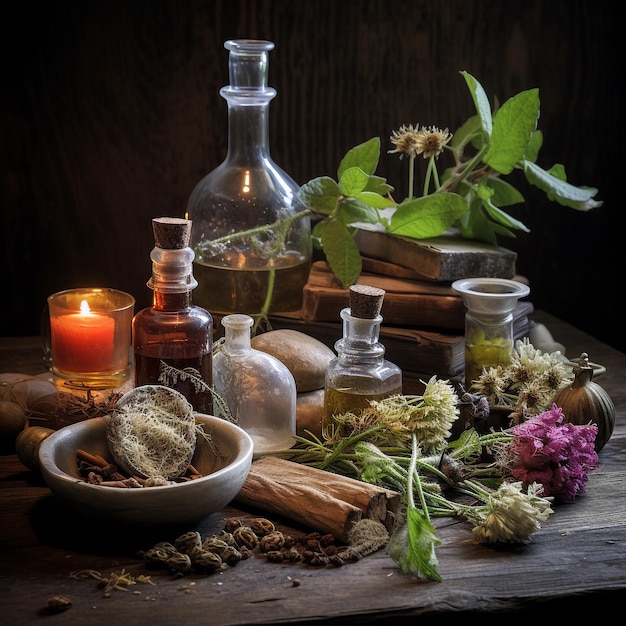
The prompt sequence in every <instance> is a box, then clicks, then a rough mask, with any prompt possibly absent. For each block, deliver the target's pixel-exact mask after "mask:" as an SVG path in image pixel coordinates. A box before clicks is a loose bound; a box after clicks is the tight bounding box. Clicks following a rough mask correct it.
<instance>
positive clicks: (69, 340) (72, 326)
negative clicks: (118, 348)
mask: <svg viewBox="0 0 626 626" xmlns="http://www.w3.org/2000/svg"><path fill="white" fill-rule="evenodd" d="M50 330H51V340H52V353H53V355H54V363H55V367H57V368H58V369H59V370H63V371H66V372H109V371H111V370H113V369H114V368H115V363H114V358H113V338H114V334H115V320H114V319H113V318H112V317H110V316H109V315H100V314H98V313H94V312H92V311H91V310H90V308H89V304H88V302H87V301H86V300H83V301H82V302H81V304H80V313H70V314H67V315H60V316H58V317H56V316H51V317H50Z"/></svg>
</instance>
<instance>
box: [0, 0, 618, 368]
mask: <svg viewBox="0 0 626 626" xmlns="http://www.w3.org/2000/svg"><path fill="white" fill-rule="evenodd" d="M0 24H1V26H0V28H1V29H2V31H1V35H2V37H1V40H2V47H3V50H2V57H1V60H0V64H1V68H2V72H1V75H0V79H1V83H0V84H1V87H2V89H1V93H2V95H1V100H0V120H1V129H2V143H1V144H0V167H1V172H2V185H1V189H2V192H1V193H2V195H1V198H0V200H1V211H2V233H1V235H0V241H1V243H2V245H1V247H0V262H1V263H2V272H1V276H2V283H3V285H2V286H3V289H2V300H1V304H0V334H1V335H9V336H19V335H31V334H36V333H38V330H39V320H40V313H41V310H42V307H43V305H44V303H45V300H46V297H47V295H49V294H50V293H52V292H54V291H57V290H61V289H66V288H70V287H74V286H84V285H94V286H110V287H116V288H119V289H122V290H125V291H128V292H130V293H132V294H133V295H134V296H135V297H136V298H137V310H138V309H139V308H142V307H143V306H148V305H149V303H150V301H151V292H150V290H149V289H148V288H147V287H146V285H145V283H146V281H147V280H148V278H149V276H150V269H151V267H150V260H149V253H150V250H151V249H152V246H153V239H152V230H151V219H152V218H153V217H158V216H165V215H170V216H182V215H183V213H184V210H185V205H186V202H187V198H188V196H189V193H190V192H191V190H192V188H193V187H194V185H195V184H196V182H197V181H198V180H199V179H200V178H202V177H203V176H204V175H205V174H206V173H207V172H208V171H210V170H211V169H212V168H214V167H215V166H216V165H218V164H219V163H220V162H221V160H222V159H223V158H224V156H225V151H226V143H227V127H226V103H225V101H224V100H223V99H222V98H221V97H220V96H219V93H218V91H219V89H220V87H222V86H223V85H226V84H227V83H228V67H227V61H228V53H227V51H226V50H225V49H224V47H223V44H224V41H225V40H227V39H231V38H259V39H270V40H272V41H274V42H275V44H276V48H275V49H274V51H272V52H271V53H270V74H269V77H270V78H269V82H270V85H271V86H273V87H275V88H276V89H277V90H278V95H277V97H276V98H275V99H274V100H273V101H272V104H271V109H270V124H271V129H270V134H271V148H272V156H273V157H274V159H275V160H276V161H277V163H279V164H280V165H281V166H282V167H283V168H284V169H285V170H287V171H288V172H289V173H290V174H291V175H292V176H293V178H294V179H295V180H296V181H297V182H298V183H300V184H302V183H304V182H306V181H307V180H309V179H311V178H313V177H315V176H319V175H323V174H329V175H333V176H334V175H335V171H336V167H337V164H338V162H339V160H340V158H341V157H342V156H343V155H344V153H345V152H346V151H347V150H348V149H349V148H351V147H352V146H354V145H355V144H357V143H360V142H362V141H365V140H366V139H369V138H371V137H374V136H379V137H381V140H382V143H383V149H384V151H385V152H386V150H388V149H390V148H391V145H390V143H389V140H388V138H389V135H390V134H391V131H392V130H394V129H397V128H398V127H399V126H400V125H401V124H408V123H413V124H414V123H420V124H425V125H431V124H434V125H437V126H440V127H449V128H450V129H451V130H455V129H456V128H457V127H458V126H459V125H460V124H461V123H462V122H464V121H465V119H466V118H467V117H469V116H470V115H471V114H472V113H473V111H474V109H473V105H472V101H471V99H470V96H469V93H468V91H467V88H466V86H465V83H464V81H463V79H462V77H461V76H460V75H459V71H461V70H467V71H468V72H470V73H471V74H473V75H474V76H475V77H476V78H477V79H478V80H479V81H480V82H481V83H482V84H483V86H484V87H485V90H486V91H487V93H488V95H489V96H490V97H491V98H492V99H493V98H498V99H499V100H500V101H501V102H502V101H504V100H505V99H507V98H508V97H510V96H512V95H514V94H516V93H518V92H519V91H521V90H525V89H530V88H533V87H538V88H539V90H540V97H541V104H542V107H541V117H540V120H539V127H540V128H541V129H542V130H543V131H544V135H545V141H544V148H543V150H542V152H541V154H540V158H539V164H540V165H542V166H543V167H545V168H546V169H547V168H549V167H550V166H551V165H552V164H553V163H555V162H560V163H563V164H565V166H566V170H567V173H568V177H569V180H570V181H571V182H572V183H574V184H576V185H587V186H592V187H597V188H598V189H599V193H598V195H597V199H600V200H604V206H603V207H602V208H600V209H596V210H594V211H592V212H587V213H583V212H578V211H575V210H573V209H567V208H564V207H561V206H560V205H557V204H554V203H551V202H548V201H547V200H546V199H545V196H544V195H543V194H542V193H541V192H538V191H537V190H535V189H533V188H531V187H529V186H528V185H527V184H526V183H525V181H523V180H522V179H512V182H513V181H514V182H516V183H517V182H519V183H520V185H519V188H520V190H521V191H522V193H523V194H524V196H525V198H526V205H525V206H523V207H520V208H519V210H516V211H515V214H516V216H517V217H519V218H520V219H522V221H524V222H525V223H526V224H527V225H528V226H529V227H530V228H531V233H530V234H528V235H525V234H519V235H518V236H517V238H516V239H515V240H512V241H511V240H505V241H503V244H504V245H506V246H508V247H510V248H513V249H515V250H516V251H517V252H518V253H519V258H518V271H519V272H520V273H522V274H524V275H526V276H527V277H528V278H529V280H530V284H531V296H530V299H531V300H532V301H533V302H534V304H535V306H536V307H538V308H539V307H540V308H543V309H546V310H547V311H549V312H551V313H553V314H555V315H557V316H560V317H562V318H564V319H566V320H567V321H569V322H571V323H572V324H574V325H576V326H578V327H580V328H581V329H583V330H585V331H587V332H589V333H591V334H593V335H595V336H597V337H598V338H600V339H602V340H604V341H605V342H607V343H610V344H612V345H614V346H615V347H618V348H620V349H622V350H626V339H625V334H624V332H623V324H622V315H621V314H620V313H619V312H618V307H617V295H618V294H619V289H620V285H621V284H622V282H623V274H622V271H623V269H624V261H623V258H624V252H623V250H622V249H621V245H623V243H622V242H623V236H622V231H621V224H622V223H623V219H622V217H621V213H623V210H624V206H623V204H622V203H621V202H618V200H617V193H618V188H619V189H620V190H621V189H622V188H623V184H622V183H623V180H621V176H622V175H623V174H622V173H621V172H620V169H619V167H620V164H621V163H623V157H622V153H621V150H622V147H623V146H624V145H625V141H624V139H625V137H624V122H623V116H622V115H619V116H618V114H621V113H622V112H623V110H624V96H623V91H624V89H623V87H624V85H623V71H622V56H621V55H620V54H618V49H617V45H616V43H617V37H618V29H619V30H620V31H621V28H620V25H619V20H618V19H617V16H616V15H615V14H614V12H613V9H612V3H608V2H598V1H597V0H591V1H589V0H550V1H547V0H520V1H518V2H511V1H505V0H482V1H481V0H463V1H459V0H442V1H434V0H384V1H381V0H351V1H350V2H339V1H335V0H308V1H300V0H273V1H272V0H242V1H239V2H238V1H237V0H214V1H210V0H108V1H104V0H99V1H94V0H57V1H52V0H51V1H47V2H45V1H44V2H35V1H34V0H22V1H19V0H13V1H11V0H9V1H7V2H5V3H4V4H3V17H2V20H1V22H0ZM620 36H622V35H621V32H620ZM442 158H444V157H442ZM405 167H406V161H402V162H401V161H399V159H398V157H397V155H387V154H384V155H383V157H382V159H381V163H380V166H379V170H378V173H379V174H380V175H382V176H386V177H387V178H388V179H389V182H390V183H391V184H393V185H394V186H395V187H396V189H397V194H396V196H397V197H398V198H401V197H404V195H405V194H406V188H405V180H406V171H405ZM574 356H575V355H574ZM590 356H591V358H592V360H593V355H590Z"/></svg>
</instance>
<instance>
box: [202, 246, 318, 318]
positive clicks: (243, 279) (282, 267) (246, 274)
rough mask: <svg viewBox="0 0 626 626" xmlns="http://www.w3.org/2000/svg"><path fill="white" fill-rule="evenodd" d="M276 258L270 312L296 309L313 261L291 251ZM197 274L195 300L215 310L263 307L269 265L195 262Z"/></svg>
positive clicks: (218, 312) (226, 312) (224, 313)
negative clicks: (225, 264)
mask: <svg viewBox="0 0 626 626" xmlns="http://www.w3.org/2000/svg"><path fill="white" fill-rule="evenodd" d="M275 261H276V270H275V283H274V292H273V295H272V303H271V306H270V312H277V311H293V310H296V309H299V308H300V307H301V306H302V285H303V284H305V283H306V281H307V278H308V275H309V270H310V267H311V264H310V262H309V260H308V259H307V258H306V257H304V256H302V255H296V254H295V253H292V254H290V255H285V256H283V257H281V258H278V259H276V260H275ZM194 276H195V277H196V278H197V280H198V287H197V288H196V290H195V292H194V300H195V301H196V302H197V303H198V304H200V305H203V306H210V307H211V311H212V312H213V313H214V314H223V315H226V314H229V313H230V312H232V311H237V310H241V311H260V310H261V309H262V307H263V303H264V301H265V296H266V294H267V290H268V285H269V279H270V270H269V269H266V268H257V269H251V268H248V267H244V268H241V269H240V268H238V267H236V265H235V264H234V263H233V264H232V265H229V266H227V267H225V266H223V265H212V264H209V263H202V262H200V261H195V262H194Z"/></svg>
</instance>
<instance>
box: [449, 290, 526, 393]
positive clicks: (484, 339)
mask: <svg viewBox="0 0 626 626" xmlns="http://www.w3.org/2000/svg"><path fill="white" fill-rule="evenodd" d="M452 288H453V289H455V290H456V291H458V292H459V293H460V294H461V298H463V303H464V304H465V306H466V307H467V313H466V314H465V388H466V389H467V390H468V391H469V390H470V389H471V385H472V382H473V381H474V380H476V379H477V378H478V377H479V376H480V374H481V372H482V370H483V368H489V367H497V366H498V365H502V366H506V365H508V364H509V363H510V362H511V354H512V352H513V309H514V308H515V306H516V305H517V301H518V300H519V299H520V298H524V297H525V296H527V295H528V294H529V293H530V288H529V287H528V285H524V284H523V283H520V282H518V281H516V280H509V279H506V278H463V279H460V280H456V281H454V282H453V283H452Z"/></svg>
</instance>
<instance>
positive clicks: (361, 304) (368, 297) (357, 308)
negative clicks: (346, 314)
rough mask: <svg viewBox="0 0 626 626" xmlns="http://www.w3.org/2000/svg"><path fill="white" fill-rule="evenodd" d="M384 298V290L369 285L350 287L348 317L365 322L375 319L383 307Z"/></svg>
mask: <svg viewBox="0 0 626 626" xmlns="http://www.w3.org/2000/svg"><path fill="white" fill-rule="evenodd" d="M384 297H385V290H384V289H379V288H378V287H371V286H369V285H352V286H351V287H350V315H352V317H360V318H361V319H367V320H373V319H376V318H377V317H378V316H379V315H380V311H381V309H382V307H383V299H384Z"/></svg>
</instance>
